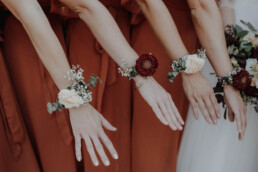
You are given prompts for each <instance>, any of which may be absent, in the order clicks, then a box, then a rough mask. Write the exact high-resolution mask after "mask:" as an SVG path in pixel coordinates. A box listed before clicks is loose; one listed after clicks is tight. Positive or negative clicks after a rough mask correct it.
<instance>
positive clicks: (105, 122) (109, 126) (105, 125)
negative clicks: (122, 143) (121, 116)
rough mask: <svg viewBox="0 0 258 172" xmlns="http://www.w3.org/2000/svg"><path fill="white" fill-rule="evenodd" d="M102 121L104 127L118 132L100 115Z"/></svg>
mask: <svg viewBox="0 0 258 172" xmlns="http://www.w3.org/2000/svg"><path fill="white" fill-rule="evenodd" d="M100 118H101V121H102V125H103V126H104V127H105V128H106V129H107V130H110V131H116V130H117V129H116V128H115V127H114V126H113V125H111V124H110V123H109V122H108V121H107V120H106V119H105V118H104V117H103V116H102V115H100Z"/></svg>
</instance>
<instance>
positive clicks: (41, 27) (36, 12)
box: [2, 0, 70, 89]
mask: <svg viewBox="0 0 258 172" xmlns="http://www.w3.org/2000/svg"><path fill="white" fill-rule="evenodd" d="M2 2H3V3H4V4H5V5H6V6H7V8H8V9H9V10H10V11H11V12H12V13H13V15H14V16H15V17H16V18H17V19H18V20H19V21H20V22H21V23H22V25H23V27H24V29H25V30H26V32H27V34H28V36H29V37H30V39H31V41H32V44H33V46H34V47H35V49H36V51H37V53H38V55H39V58H40V59H41V61H42V62H43V64H44V66H45V67H46V68H47V70H48V71H49V73H50V75H51V76H52V78H53V80H54V81H55V83H56V84H57V86H58V88H59V89H63V88H66V87H67V86H69V82H68V81H67V80H66V79H64V75H65V74H66V72H67V71H68V70H69V69H70V66H69V64H68V61H67V59H66V55H65V52H64V50H63V48H62V46H61V44H60V42H59V40H58V38H57V36H56V35H55V33H54V31H53V30H52V28H51V26H50V23H49V21H48V19H47V17H46V16H45V14H44V12H43V10H42V9H41V7H40V5H39V4H38V2H37V1H35V0H18V1H17V0H2ZM60 69H61V70H60Z"/></svg>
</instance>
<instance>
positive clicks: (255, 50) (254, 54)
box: [253, 48, 258, 60]
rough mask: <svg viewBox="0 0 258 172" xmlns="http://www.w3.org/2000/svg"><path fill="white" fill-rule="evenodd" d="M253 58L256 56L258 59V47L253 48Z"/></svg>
mask: <svg viewBox="0 0 258 172" xmlns="http://www.w3.org/2000/svg"><path fill="white" fill-rule="evenodd" d="M253 58H256V59H257V60H258V48H255V49H254V50H253Z"/></svg>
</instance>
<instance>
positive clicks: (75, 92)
mask: <svg viewBox="0 0 258 172" xmlns="http://www.w3.org/2000/svg"><path fill="white" fill-rule="evenodd" d="M83 72H84V70H83V69H81V68H80V66H79V65H77V66H72V69H70V70H69V71H68V72H67V74H66V75H65V76H64V77H65V78H66V79H67V80H68V81H70V82H72V85H71V86H69V87H67V88H66V89H62V90H61V91H60V92H59V93H58V98H57V100H56V102H55V103H48V104H47V109H48V112H49V113H50V114H52V113H53V112H55V111H56V110H59V111H61V110H62V109H70V108H74V107H79V106H80V105H83V104H85V103H89V102H91V101H92V91H91V90H92V87H95V86H96V83H97V82H98V81H99V82H100V83H101V82H102V81H101V80H100V78H99V77H98V76H96V75H94V74H91V76H90V79H89V83H88V84H86V83H85V82H84V77H83Z"/></svg>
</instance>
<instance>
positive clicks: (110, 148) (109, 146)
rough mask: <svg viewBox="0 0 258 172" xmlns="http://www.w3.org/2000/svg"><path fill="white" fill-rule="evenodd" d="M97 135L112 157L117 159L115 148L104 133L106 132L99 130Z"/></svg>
mask: <svg viewBox="0 0 258 172" xmlns="http://www.w3.org/2000/svg"><path fill="white" fill-rule="evenodd" d="M99 136H100V139H101V140H102V142H103V143H104V145H105V146H106V147H107V149H108V151H109V153H110V154H111V155H112V157H113V158H114V159H118V154H117V152H116V149H115V147H114V145H113V144H112V142H111V141H110V139H109V138H108V136H107V135H106V133H105V132H104V131H101V132H100V134H99Z"/></svg>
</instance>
